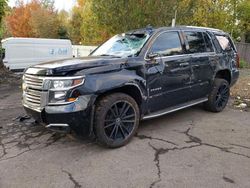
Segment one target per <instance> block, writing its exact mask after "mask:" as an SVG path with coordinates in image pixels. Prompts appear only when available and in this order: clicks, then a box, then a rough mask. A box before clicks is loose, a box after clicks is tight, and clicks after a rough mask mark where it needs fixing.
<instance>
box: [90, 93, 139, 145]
mask: <svg viewBox="0 0 250 188" xmlns="http://www.w3.org/2000/svg"><path fill="white" fill-rule="evenodd" d="M139 120H140V111H139V107H138V105H137V103H136V102H135V100H134V99H133V98H132V97H130V96H128V95H126V94H123V93H114V94H111V95H108V96H105V97H103V98H101V99H100V100H99V101H98V102H97V106H96V110H95V120H94V128H95V133H96V136H97V140H98V142H99V143H100V144H102V145H104V146H106V147H110V148H117V147H121V146H124V145H126V144H127V143H128V142H129V141H130V140H131V138H132V137H133V136H134V135H135V133H136V131H137V129H138V125H139Z"/></svg>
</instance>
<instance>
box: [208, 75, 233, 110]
mask: <svg viewBox="0 0 250 188" xmlns="http://www.w3.org/2000/svg"><path fill="white" fill-rule="evenodd" d="M229 96H230V87H229V83H228V82H227V81H226V80H224V79H220V78H216V79H215V81H214V85H213V89H212V91H211V93H210V95H209V97H208V101H207V102H206V103H205V109H206V110H208V111H211V112H221V111H222V110H223V109H224V108H225V107H226V105H227V102H228V100H229Z"/></svg>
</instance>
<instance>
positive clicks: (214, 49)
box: [182, 30, 217, 55]
mask: <svg viewBox="0 0 250 188" xmlns="http://www.w3.org/2000/svg"><path fill="white" fill-rule="evenodd" d="M185 32H194V33H198V32H200V33H202V37H203V40H204V42H205V45H206V46H207V43H206V41H205V38H204V34H206V35H207V36H208V38H209V39H210V41H211V43H212V48H213V51H212V52H196V53H189V52H188V49H189V43H188V40H187V39H186V33H185ZM182 34H183V37H184V40H185V51H186V54H187V55H193V54H210V53H212V54H214V53H216V51H217V50H216V48H215V46H214V42H213V40H212V38H211V36H210V34H209V33H208V32H207V31H196V30H182ZM187 47H188V48H187Z"/></svg>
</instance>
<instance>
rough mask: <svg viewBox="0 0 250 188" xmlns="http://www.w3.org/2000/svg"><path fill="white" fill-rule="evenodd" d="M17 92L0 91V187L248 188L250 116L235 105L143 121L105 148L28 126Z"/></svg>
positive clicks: (14, 89)
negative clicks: (125, 139)
mask: <svg viewBox="0 0 250 188" xmlns="http://www.w3.org/2000/svg"><path fill="white" fill-rule="evenodd" d="M20 99H21V91H20V88H19V86H17V85H9V86H8V85H1V87H0V104H1V106H0V187H1V188H9V187H14V188H16V187H18V188H22V187H24V188H29V187H39V188H40V187H41V188H44V187H49V188H50V187H53V188H54V187H55V188H57V187H58V188H59V187H69V188H70V187H72V188H79V187H114V188H118V187H135V188H138V187H143V188H144V187H177V188H178V187H190V188H194V187H211V188H217V187H218V188H219V187H246V188H247V187H250V178H249V177H250V165H249V164H250V116H249V115H250V114H249V111H247V110H239V109H235V108H234V106H233V105H232V104H233V103H234V102H233V100H231V101H230V104H229V105H228V107H227V108H226V109H225V110H224V111H223V112H222V113H219V114H214V113H209V112H206V111H204V110H203V109H202V108H201V106H196V107H192V108H188V109H185V110H182V111H179V112H176V113H172V114H169V115H166V116H163V117H160V118H157V119H154V120H149V121H144V122H141V125H140V128H139V131H138V135H137V136H136V137H135V138H134V139H133V140H132V142H130V143H129V144H128V145H127V146H125V147H122V148H119V149H113V150H112V149H106V148H102V147H100V146H98V145H97V144H96V143H95V142H94V141H90V140H84V139H82V138H79V137H77V136H75V135H74V134H68V135H65V134H57V133H53V132H50V131H48V130H46V129H45V128H44V127H42V126H41V125H38V124H36V123H35V122H34V121H33V120H32V119H26V118H25V116H24V115H25V113H24V111H23V108H22V106H21V102H20Z"/></svg>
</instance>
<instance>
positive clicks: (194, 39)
mask: <svg viewBox="0 0 250 188" xmlns="http://www.w3.org/2000/svg"><path fill="white" fill-rule="evenodd" d="M185 34H186V39H187V41H188V44H189V49H188V52H189V53H202V52H206V44H205V41H204V39H203V36H202V33H201V32H185Z"/></svg>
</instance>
